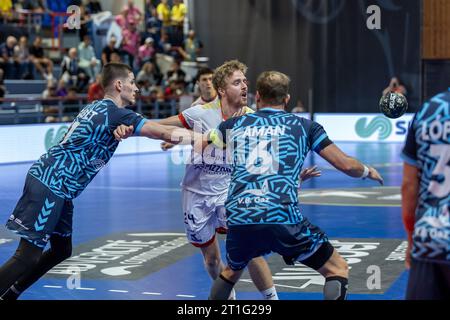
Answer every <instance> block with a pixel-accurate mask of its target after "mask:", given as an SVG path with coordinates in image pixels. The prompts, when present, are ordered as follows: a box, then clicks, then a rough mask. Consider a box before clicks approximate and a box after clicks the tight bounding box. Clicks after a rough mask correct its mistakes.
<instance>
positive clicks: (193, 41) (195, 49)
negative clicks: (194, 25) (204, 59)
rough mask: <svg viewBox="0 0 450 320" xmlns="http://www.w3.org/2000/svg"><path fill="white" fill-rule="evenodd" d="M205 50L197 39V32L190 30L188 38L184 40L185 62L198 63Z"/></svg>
mask: <svg viewBox="0 0 450 320" xmlns="http://www.w3.org/2000/svg"><path fill="white" fill-rule="evenodd" d="M202 48H203V44H202V43H201V41H200V40H198V39H197V38H196V37H195V31H194V30H189V32H188V36H187V38H186V39H185V40H184V51H185V53H186V55H185V56H184V59H185V60H188V61H196V60H197V57H198V56H199V55H200V52H201V50H202Z"/></svg>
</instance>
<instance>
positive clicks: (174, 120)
mask: <svg viewBox="0 0 450 320" xmlns="http://www.w3.org/2000/svg"><path fill="white" fill-rule="evenodd" d="M158 123H159V124H163V125H165V126H175V127H179V128H184V126H183V123H181V120H180V118H179V117H178V116H171V117H168V118H165V119H162V120H160V121H158Z"/></svg>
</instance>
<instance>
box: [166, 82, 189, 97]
mask: <svg viewBox="0 0 450 320" xmlns="http://www.w3.org/2000/svg"><path fill="white" fill-rule="evenodd" d="M185 87H186V83H185V82H184V81H183V80H170V81H169V85H168V86H167V87H166V89H165V90H164V98H165V100H178V98H179V97H180V96H181V95H183V94H184V91H185Z"/></svg>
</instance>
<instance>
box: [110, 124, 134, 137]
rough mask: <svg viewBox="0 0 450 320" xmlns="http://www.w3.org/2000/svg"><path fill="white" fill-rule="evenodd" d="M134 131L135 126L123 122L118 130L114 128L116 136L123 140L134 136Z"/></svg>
mask: <svg viewBox="0 0 450 320" xmlns="http://www.w3.org/2000/svg"><path fill="white" fill-rule="evenodd" d="M133 131H134V128H133V126H126V125H124V124H121V125H120V126H118V127H117V128H116V130H114V132H113V133H114V138H116V140H117V141H122V139H126V138H129V137H130V136H132V135H133Z"/></svg>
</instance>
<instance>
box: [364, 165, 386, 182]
mask: <svg viewBox="0 0 450 320" xmlns="http://www.w3.org/2000/svg"><path fill="white" fill-rule="evenodd" d="M367 178H369V179H371V180H375V181H378V182H379V183H380V184H381V185H383V184H384V181H383V178H382V177H381V175H380V174H379V173H378V171H377V169H375V168H374V167H369V175H368V176H367Z"/></svg>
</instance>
